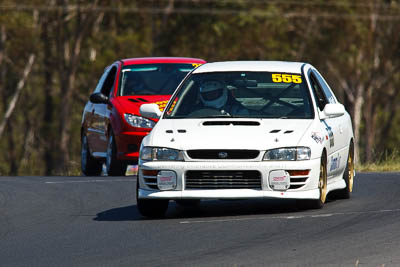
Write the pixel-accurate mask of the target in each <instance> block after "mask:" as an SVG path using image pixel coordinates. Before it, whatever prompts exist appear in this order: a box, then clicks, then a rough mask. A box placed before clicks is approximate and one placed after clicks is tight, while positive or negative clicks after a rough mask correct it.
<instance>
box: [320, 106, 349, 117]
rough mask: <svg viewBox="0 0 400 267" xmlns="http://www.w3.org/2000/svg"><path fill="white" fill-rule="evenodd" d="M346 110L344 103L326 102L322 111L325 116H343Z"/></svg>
mask: <svg viewBox="0 0 400 267" xmlns="http://www.w3.org/2000/svg"><path fill="white" fill-rule="evenodd" d="M345 112H346V110H345V109H344V106H343V105H342V104H326V105H325V108H324V111H323V112H322V113H323V114H324V116H325V118H330V117H339V116H342V115H343V114H344V113H345Z"/></svg>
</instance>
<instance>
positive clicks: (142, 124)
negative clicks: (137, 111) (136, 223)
mask: <svg viewBox="0 0 400 267" xmlns="http://www.w3.org/2000/svg"><path fill="white" fill-rule="evenodd" d="M124 117H125V120H126V122H127V123H129V125H131V126H133V127H138V128H153V127H154V125H156V123H155V122H154V121H152V120H149V119H146V118H143V117H139V116H135V115H132V114H129V113H125V114H124Z"/></svg>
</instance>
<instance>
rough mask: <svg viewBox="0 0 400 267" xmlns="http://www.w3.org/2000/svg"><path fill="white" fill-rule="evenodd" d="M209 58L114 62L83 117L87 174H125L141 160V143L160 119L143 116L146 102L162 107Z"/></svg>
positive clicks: (134, 59) (97, 87)
mask: <svg viewBox="0 0 400 267" xmlns="http://www.w3.org/2000/svg"><path fill="white" fill-rule="evenodd" d="M204 63H205V61H204V60H202V59H197V58H174V57H160V58H130V59H123V60H119V61H116V62H114V63H113V64H111V65H110V66H108V67H107V68H106V69H105V71H104V73H103V75H102V76H101V78H100V80H99V82H98V84H97V86H96V89H95V90H94V92H93V94H92V95H90V98H89V101H88V102H87V104H86V106H85V109H84V111H83V115H82V126H81V144H82V146H81V167H82V172H83V174H85V175H100V174H101V171H102V165H103V163H104V162H105V163H106V169H107V174H108V175H112V176H115V175H125V172H126V167H127V165H128V164H137V160H138V157H139V148H140V143H141V142H142V139H143V137H144V136H146V135H147V134H148V133H149V132H150V131H151V129H152V128H153V126H154V125H155V123H156V122H157V121H156V120H150V119H147V118H143V117H141V116H140V113H139V108H140V106H141V105H142V104H144V103H156V104H158V105H159V107H160V110H162V109H163V108H164V107H165V105H166V103H167V102H168V100H169V98H170V97H171V95H172V93H173V92H174V90H175V88H176V87H177V86H178V85H179V83H180V82H181V81H182V79H183V78H184V77H185V76H186V75H187V74H188V73H189V72H190V71H191V70H192V69H194V68H196V67H197V66H199V65H201V64H204Z"/></svg>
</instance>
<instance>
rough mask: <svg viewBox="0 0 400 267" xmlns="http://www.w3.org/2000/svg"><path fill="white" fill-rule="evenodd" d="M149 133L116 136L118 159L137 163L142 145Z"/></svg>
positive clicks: (141, 132) (124, 133) (127, 133)
mask: <svg viewBox="0 0 400 267" xmlns="http://www.w3.org/2000/svg"><path fill="white" fill-rule="evenodd" d="M149 133H150V130H149V131H140V132H139V131H137V132H134V131H132V132H121V133H120V134H118V135H116V136H115V139H116V144H117V151H118V154H117V158H118V159H119V160H129V161H134V162H136V161H137V160H138V158H139V149H140V144H141V143H142V140H143V138H144V137H145V136H146V135H148V134H149Z"/></svg>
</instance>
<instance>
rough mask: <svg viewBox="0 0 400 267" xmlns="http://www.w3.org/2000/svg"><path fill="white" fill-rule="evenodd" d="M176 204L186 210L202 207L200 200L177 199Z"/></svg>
mask: <svg viewBox="0 0 400 267" xmlns="http://www.w3.org/2000/svg"><path fill="white" fill-rule="evenodd" d="M175 202H176V204H178V205H179V206H182V207H185V208H195V207H198V206H200V202H201V200H200V199H177V200H175Z"/></svg>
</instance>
